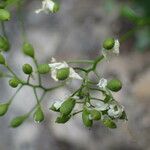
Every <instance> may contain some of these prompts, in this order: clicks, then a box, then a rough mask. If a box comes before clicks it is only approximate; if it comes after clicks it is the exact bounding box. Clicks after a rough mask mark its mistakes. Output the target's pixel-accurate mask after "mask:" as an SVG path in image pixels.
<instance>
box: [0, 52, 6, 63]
mask: <svg viewBox="0 0 150 150" xmlns="http://www.w3.org/2000/svg"><path fill="white" fill-rule="evenodd" d="M5 63H6V62H5V58H4V56H3V55H2V54H0V64H1V65H5Z"/></svg>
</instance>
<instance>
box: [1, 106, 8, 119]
mask: <svg viewBox="0 0 150 150" xmlns="http://www.w3.org/2000/svg"><path fill="white" fill-rule="evenodd" d="M8 108H9V104H8V103H5V104H0V117H1V116H4V115H5V114H6V113H7V111H8Z"/></svg>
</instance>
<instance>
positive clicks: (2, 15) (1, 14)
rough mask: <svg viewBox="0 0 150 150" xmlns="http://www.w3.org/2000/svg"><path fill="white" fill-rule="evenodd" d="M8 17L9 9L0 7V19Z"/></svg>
mask: <svg viewBox="0 0 150 150" xmlns="http://www.w3.org/2000/svg"><path fill="white" fill-rule="evenodd" d="M9 19H10V13H9V11H7V10H5V9H0V21H8V20H9Z"/></svg>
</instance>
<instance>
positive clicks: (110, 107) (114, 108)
mask: <svg viewBox="0 0 150 150" xmlns="http://www.w3.org/2000/svg"><path fill="white" fill-rule="evenodd" d="M97 85H98V87H99V88H100V89H102V90H104V91H106V92H108V89H107V87H106V86H107V80H106V79H104V78H102V79H100V81H99V83H98V84H97ZM96 109H97V110H99V111H105V110H107V113H108V116H110V117H112V118H115V119H117V118H119V117H121V116H122V113H123V111H124V107H123V106H122V105H120V104H119V103H118V102H117V101H115V100H111V101H110V102H108V103H105V102H103V101H99V102H98V103H97V106H96Z"/></svg>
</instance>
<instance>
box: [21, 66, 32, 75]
mask: <svg viewBox="0 0 150 150" xmlns="http://www.w3.org/2000/svg"><path fill="white" fill-rule="evenodd" d="M22 70H23V72H24V73H25V74H31V73H32V72H33V69H32V66H31V65H30V64H24V65H23V66H22Z"/></svg>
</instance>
